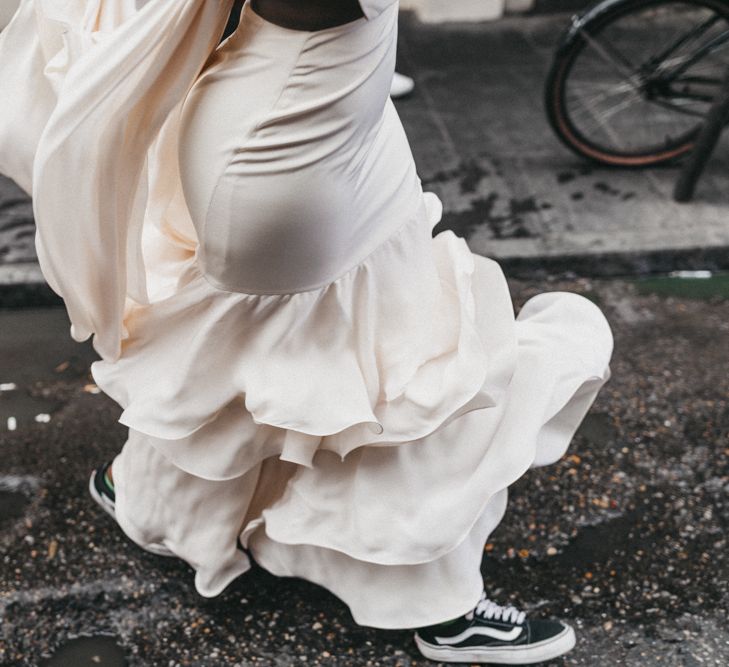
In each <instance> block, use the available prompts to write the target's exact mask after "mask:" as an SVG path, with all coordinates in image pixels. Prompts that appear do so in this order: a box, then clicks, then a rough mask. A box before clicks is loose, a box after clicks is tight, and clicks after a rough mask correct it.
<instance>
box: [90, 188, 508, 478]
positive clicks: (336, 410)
mask: <svg viewBox="0 0 729 667" xmlns="http://www.w3.org/2000/svg"><path fill="white" fill-rule="evenodd" d="M424 201H425V202H426V203H425V204H424V206H423V208H422V209H421V210H422V211H423V216H422V217H416V218H413V219H412V220H410V221H406V222H405V223H404V224H403V225H402V226H401V228H400V230H399V231H398V232H397V233H396V234H394V235H393V236H392V237H391V238H389V239H387V240H386V241H385V242H384V243H382V244H381V246H380V247H378V248H377V249H376V250H375V251H373V252H372V253H371V254H370V255H369V256H368V257H367V259H366V260H365V261H364V262H362V263H361V264H358V265H357V266H355V267H353V268H352V269H351V270H350V271H348V272H347V273H346V274H345V275H343V276H341V277H340V278H339V279H338V280H335V281H333V282H332V283H331V284H329V285H328V286H326V287H324V288H321V289H317V290H311V291H308V292H301V293H296V294H287V295H248V294H242V293H235V292H228V291H225V290H221V289H218V288H216V287H214V286H212V285H211V284H210V283H208V282H207V280H206V279H205V277H204V276H203V275H202V273H201V272H200V270H199V266H198V264H197V263H196V262H195V261H194V258H193V259H191V260H190V261H189V262H188V263H187V264H186V267H185V273H184V276H183V277H182V278H181V279H180V289H179V290H178V291H177V292H176V293H175V294H174V295H172V296H170V297H167V298H165V299H162V300H160V301H157V302H155V303H152V304H149V305H146V306H137V307H135V308H133V309H132V310H130V311H129V313H128V316H127V319H126V326H127V328H128V331H129V337H128V338H127V339H126V340H125V341H124V344H123V351H122V356H121V358H120V359H118V360H117V361H114V362H111V361H108V360H101V361H97V362H95V363H94V364H93V365H92V369H91V370H92V373H93V376H94V379H95V380H96V382H97V384H98V385H99V387H100V388H102V389H103V390H104V391H105V392H106V393H107V394H109V395H110V396H111V397H112V398H114V399H115V400H116V401H117V402H118V403H119V404H120V405H121V406H122V407H123V408H124V412H123V413H122V416H121V418H120V421H121V422H122V423H123V424H125V425H127V426H129V427H130V428H133V429H134V430H136V431H139V432H142V433H144V434H146V435H147V436H149V437H150V438H152V439H153V441H154V442H155V443H156V446H157V447H158V448H159V449H161V450H162V451H164V452H165V454H166V455H167V456H168V457H169V458H170V459H171V460H173V461H175V462H176V464H178V465H180V466H181V467H182V468H183V469H185V470H187V471H188V472H190V473H192V474H198V475H200V476H202V477H206V478H210V479H216V478H217V479H228V478H231V477H234V476H236V475H239V474H243V473H244V472H245V471H246V470H248V469H250V468H251V467H253V466H254V465H255V464H256V463H258V462H259V461H260V460H261V456H262V454H263V453H266V455H274V454H276V455H279V456H280V457H281V458H282V459H283V460H288V461H292V462H296V463H299V464H301V465H306V466H308V465H311V461H312V458H313V456H314V455H315V453H316V451H318V450H319V449H324V450H328V451H331V452H335V453H337V454H338V455H339V456H340V457H345V456H346V455H347V454H349V452H351V451H352V450H354V449H356V448H358V447H362V446H364V445H369V446H388V445H395V444H399V443H404V442H410V441H413V440H417V439H418V438H421V437H424V436H426V435H428V434H429V433H432V432H433V431H435V430H436V429H438V428H440V427H441V426H442V425H443V424H445V423H447V422H448V421H449V420H453V419H456V418H457V417H458V416H460V415H461V414H465V413H466V412H469V411H471V410H476V409H484V408H488V407H491V406H494V405H495V404H496V403H497V402H498V400H499V398H500V396H501V395H502V394H503V392H504V391H505V389H506V385H507V384H508V378H509V376H510V374H511V373H512V372H513V367H514V363H515V359H514V355H513V347H512V346H513V325H511V324H509V323H510V322H512V320H513V311H512V310H511V302H510V300H509V296H508V291H507V288H506V284H505V281H504V279H503V275H502V274H501V272H500V270H499V269H498V267H497V266H496V264H495V263H491V264H489V268H488V271H490V273H491V275H492V278H491V280H492V290H493V296H492V304H491V313H492V317H493V321H492V324H491V326H490V327H489V330H488V333H486V334H484V332H483V328H484V327H483V325H482V324H481V323H479V322H477V321H476V319H475V315H476V312H475V305H474V298H473V294H472V284H471V282H472V274H473V271H474V261H473V256H472V254H471V253H470V251H469V249H468V247H467V245H466V243H465V241H464V240H463V239H458V238H457V237H456V236H455V235H454V234H453V233H452V232H447V233H443V234H440V235H438V237H436V238H435V239H433V238H432V229H433V227H434V226H435V225H436V224H437V222H438V221H439V219H440V211H441V209H440V204H439V202H438V200H437V199H436V198H435V197H434V196H432V195H428V196H426V197H425V198H424ZM212 340H215V341H216V343H215V345H211V344H210V341H212ZM223 415H225V419H221V417H222V416H223ZM213 422H215V423H213ZM203 429H207V430H206V431H205V432H212V431H213V430H214V429H218V431H217V433H218V436H217V437H216V438H215V439H216V441H217V442H218V444H217V445H216V456H215V457H212V460H211V457H209V456H208V454H209V452H206V453H204V452H199V451H195V445H194V444H193V443H197V442H199V441H200V437H199V435H200V432H202V431H203ZM223 431H225V432H229V433H230V435H231V437H229V438H224V437H220V434H221V433H222V432H223ZM223 449H229V450H230V451H229V453H228V454H222V453H221V450H223Z"/></svg>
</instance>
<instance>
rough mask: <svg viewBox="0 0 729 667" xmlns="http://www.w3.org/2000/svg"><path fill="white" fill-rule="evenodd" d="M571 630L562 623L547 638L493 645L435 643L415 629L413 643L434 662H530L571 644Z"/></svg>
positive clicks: (549, 656) (561, 651)
mask: <svg viewBox="0 0 729 667" xmlns="http://www.w3.org/2000/svg"><path fill="white" fill-rule="evenodd" d="M576 641H577V640H576V638H575V631H574V630H573V629H572V628H571V627H570V626H569V625H566V626H565V628H564V630H563V631H562V632H560V633H559V634H558V635H555V636H554V637H552V638H551V639H545V640H544V641H541V642H537V643H536V644H529V645H528V646H497V647H493V648H488V647H484V648H477V647H473V646H469V647H466V648H453V647H452V646H435V645H434V644H429V643H428V642H426V641H423V640H422V639H421V638H420V636H419V635H418V634H417V633H415V643H416V644H417V646H418V649H419V650H420V652H421V653H422V654H423V655H424V656H425V657H426V658H429V659H430V660H435V661H436V662H487V663H490V664H494V665H533V664H534V663H537V662H544V661H545V660H553V659H554V658H558V657H559V656H561V655H564V654H565V653H568V652H569V651H571V650H572V649H573V648H574V647H575V643H576Z"/></svg>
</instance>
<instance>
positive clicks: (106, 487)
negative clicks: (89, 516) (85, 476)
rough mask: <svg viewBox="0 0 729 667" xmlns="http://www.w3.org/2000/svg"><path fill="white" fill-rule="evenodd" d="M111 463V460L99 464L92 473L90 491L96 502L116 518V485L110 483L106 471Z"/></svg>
mask: <svg viewBox="0 0 729 667" xmlns="http://www.w3.org/2000/svg"><path fill="white" fill-rule="evenodd" d="M110 465H111V461H109V463H105V464H104V465H102V466H99V467H98V468H97V469H96V470H94V472H92V473H91V477H90V479H89V493H91V497H92V498H93V499H94V500H95V501H96V504H97V505H99V507H101V509H103V510H104V511H105V512H106V513H107V514H110V515H111V516H113V517H114V518H115V519H116V509H115V503H116V494H115V493H114V487H113V486H112V485H111V484H109V482H108V481H107V478H106V471H107V469H108V468H109V466H110Z"/></svg>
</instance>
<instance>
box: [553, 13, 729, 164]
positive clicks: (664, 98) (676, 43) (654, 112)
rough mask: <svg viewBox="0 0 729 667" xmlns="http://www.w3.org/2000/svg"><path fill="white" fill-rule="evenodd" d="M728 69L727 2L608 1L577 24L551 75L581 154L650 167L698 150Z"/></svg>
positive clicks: (566, 133) (557, 116) (557, 103)
mask: <svg viewBox="0 0 729 667" xmlns="http://www.w3.org/2000/svg"><path fill="white" fill-rule="evenodd" d="M728 67H729V2H727V0H624V1H623V2H615V0H606V1H604V2H601V3H599V4H597V5H595V6H593V7H592V8H591V9H589V10H587V11H586V12H585V13H584V14H583V15H582V16H579V17H575V18H573V23H572V26H570V28H569V30H568V31H567V33H566V35H565V37H564V39H563V42H562V44H561V46H560V47H559V49H558V51H557V54H556V56H555V59H554V62H553V64H552V68H551V70H550V73H549V76H548V78H547V84H546V91H545V100H546V107H547V115H548V118H549V122H550V124H551V126H552V128H553V129H554V131H555V132H556V134H557V136H558V137H559V138H560V139H561V140H562V142H563V143H564V144H565V145H566V146H567V147H569V148H570V149H571V150H573V151H574V152H575V153H577V154H578V155H581V156H584V157H587V158H589V159H592V160H595V161H597V162H601V163H603V164H607V165H615V166H622V167H645V166H650V165H656V164H661V163H664V162H669V161H671V160H673V159H675V158H677V157H680V156H681V155H683V154H684V153H686V152H687V151H689V150H691V148H692V146H693V142H694V140H695V137H696V135H697V133H698V130H699V128H700V127H701V123H702V121H703V119H704V117H705V115H706V113H707V112H708V109H709V107H710V106H711V102H712V100H713V99H714V97H715V96H716V94H717V93H718V91H719V89H720V87H721V84H722V81H723V80H724V75H725V72H726V70H727V68H728Z"/></svg>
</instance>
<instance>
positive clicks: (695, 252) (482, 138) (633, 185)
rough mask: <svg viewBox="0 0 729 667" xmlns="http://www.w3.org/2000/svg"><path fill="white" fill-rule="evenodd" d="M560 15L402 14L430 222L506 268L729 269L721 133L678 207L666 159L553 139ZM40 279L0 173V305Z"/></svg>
mask: <svg viewBox="0 0 729 667" xmlns="http://www.w3.org/2000/svg"><path fill="white" fill-rule="evenodd" d="M567 21H568V15H566V14H557V15H540V16H531V17H518V18H517V17H514V18H508V19H504V20H501V21H497V22H494V23H485V24H446V25H439V26H438V25H436V26H434V25H424V24H420V23H418V22H417V21H415V20H414V19H413V17H412V16H409V15H408V14H407V13H404V14H403V17H402V20H401V39H400V62H399V67H400V68H401V69H402V70H403V71H404V72H406V73H409V74H411V75H412V76H414V78H415V79H416V82H417V88H416V91H415V94H414V95H413V96H412V97H411V98H410V99H407V100H403V101H401V102H399V103H398V109H399V112H400V114H401V117H402V119H403V122H404V124H405V127H406V130H407V133H408V135H409V137H410V142H411V145H412V148H413V152H414V154H415V158H416V161H417V164H418V169H419V172H420V174H421V176H422V179H423V181H424V184H425V187H426V188H427V189H432V190H434V191H435V192H437V193H438V194H439V195H440V196H441V198H442V199H443V202H444V204H445V216H444V220H443V222H442V224H441V225H440V226H439V227H438V228H437V229H436V231H439V230H440V229H444V228H448V229H453V230H454V231H455V232H456V233H457V234H459V235H461V236H464V237H466V238H467V239H468V241H469V244H470V246H471V248H472V250H473V251H474V252H476V253H480V254H483V255H487V256H491V257H494V258H495V259H497V260H499V261H500V262H501V263H502V264H503V265H504V266H505V268H506V269H507V271H508V272H509V273H511V274H512V275H526V276H528V275H534V274H535V272H549V273H564V272H575V273H577V274H582V275H616V274H631V273H643V272H649V271H668V270H672V269H689V268H713V269H727V268H729V252H727V249H728V248H729V221H728V220H727V214H728V213H729V193H728V192H727V189H726V187H725V186H726V176H725V174H726V173H727V168H729V150H728V149H729V143H727V141H724V142H722V144H721V145H720V146H719V148H718V150H717V151H716V155H715V157H714V159H712V161H711V163H710V165H709V168H708V171H707V173H706V175H705V176H704V178H703V179H702V181H701V182H700V184H699V189H698V193H697V199H696V201H695V202H694V203H692V204H688V205H687V204H684V205H679V204H676V203H674V202H673V201H672V199H671V190H672V187H673V183H674V180H675V178H676V175H677V170H676V169H675V168H671V169H653V170H646V171H621V170H612V169H606V168H596V167H594V166H592V165H588V164H586V163H584V162H581V161H580V160H579V159H578V158H575V157H573V156H572V155H571V154H570V153H569V152H568V151H567V150H566V149H565V148H563V147H562V146H561V144H559V142H558V141H557V139H556V138H555V137H554V136H553V134H552V132H551V130H550V129H549V127H548V126H547V122H546V119H545V114H544V110H543V105H542V88H543V81H544V78H545V74H546V71H547V69H548V66H549V62H550V59H551V56H552V52H553V48H554V45H555V43H556V41H557V39H558V37H559V34H560V32H561V31H562V29H563V28H564V26H565V25H566V23H567ZM39 283H42V276H41V274H40V272H39V270H38V268H37V265H36V264H35V252H34V249H33V221H32V211H31V207H30V204H29V202H28V200H27V199H26V198H25V197H24V196H23V195H22V193H20V192H19V191H18V190H17V189H16V188H14V187H13V186H12V185H11V184H9V183H8V182H7V181H2V180H0V286H1V285H5V286H6V287H5V289H1V288H0V303H4V304H6V305H7V304H8V303H13V302H26V301H28V300H31V301H32V300H33V299H34V298H37V297H39V296H40V297H41V300H43V297H48V292H47V291H44V290H43V289H40V290H38V289H34V287H33V286H34V285H35V286H36V287H37V286H38V284H39ZM19 284H20V285H25V286H26V287H25V289H20V290H19V289H18V288H17V287H15V286H17V285H19ZM9 285H11V286H13V287H12V289H9V288H8V286H9ZM51 300H52V299H51Z"/></svg>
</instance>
